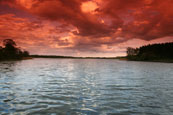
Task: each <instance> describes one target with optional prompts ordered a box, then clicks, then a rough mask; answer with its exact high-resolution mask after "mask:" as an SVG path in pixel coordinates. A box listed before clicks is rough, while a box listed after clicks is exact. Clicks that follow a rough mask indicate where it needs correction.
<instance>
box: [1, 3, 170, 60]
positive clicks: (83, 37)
mask: <svg viewBox="0 0 173 115" xmlns="http://www.w3.org/2000/svg"><path fill="white" fill-rule="evenodd" d="M172 6H173V1H172V0H0V41H2V40H3V39H7V38H11V39H13V40H15V41H16V43H17V45H18V46H20V47H21V48H23V49H25V50H28V51H29V52H30V53H31V54H44V55H45V54H47V55H71V56H104V57H110V56H123V55H126V48H127V47H139V46H141V45H146V44H151V43H163V42H173V7H172Z"/></svg>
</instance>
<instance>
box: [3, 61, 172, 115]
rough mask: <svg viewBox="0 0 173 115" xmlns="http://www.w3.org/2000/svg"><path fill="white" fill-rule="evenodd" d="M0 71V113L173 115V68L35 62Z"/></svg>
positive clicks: (118, 63)
mask: <svg viewBox="0 0 173 115" xmlns="http://www.w3.org/2000/svg"><path fill="white" fill-rule="evenodd" d="M0 68H1V70H0V75H1V76H0V114H10V113H12V114H31V115H33V114H88V115H92V114H93V115H97V114H125V115H126V114H127V115H129V114H133V115H134V114H157V115H159V114H161V115H162V114H163V115H166V114H168V115H170V114H171V113H172V112H173V111H172V110H173V101H172V98H173V96H172V94H173V90H172V89H173V86H172V84H173V77H172V76H173V72H172V69H173V64H164V63H144V62H128V61H117V60H94V59H86V60H80V59H33V60H24V61H12V62H0Z"/></svg>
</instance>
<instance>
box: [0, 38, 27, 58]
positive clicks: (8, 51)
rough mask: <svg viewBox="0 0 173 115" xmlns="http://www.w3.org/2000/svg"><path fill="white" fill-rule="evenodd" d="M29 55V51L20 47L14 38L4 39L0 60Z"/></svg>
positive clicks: (0, 48)
mask: <svg viewBox="0 0 173 115" xmlns="http://www.w3.org/2000/svg"><path fill="white" fill-rule="evenodd" d="M27 56H29V52H28V51H22V50H21V49H20V48H18V47H17V45H16V43H15V42H14V41H13V40H12V39H5V40H3V46H0V60H11V59H12V60H13V59H22V58H23V57H27Z"/></svg>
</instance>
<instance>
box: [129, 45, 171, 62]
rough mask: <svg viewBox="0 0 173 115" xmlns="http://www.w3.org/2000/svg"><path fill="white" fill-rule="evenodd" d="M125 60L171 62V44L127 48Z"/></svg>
mask: <svg viewBox="0 0 173 115" xmlns="http://www.w3.org/2000/svg"><path fill="white" fill-rule="evenodd" d="M127 59H128V60H135V61H157V60H158V61H159V60H160V61H162V60H173V43H162V44H152V45H146V46H142V47H140V48H127Z"/></svg>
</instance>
